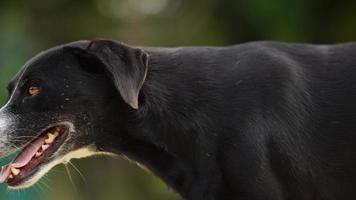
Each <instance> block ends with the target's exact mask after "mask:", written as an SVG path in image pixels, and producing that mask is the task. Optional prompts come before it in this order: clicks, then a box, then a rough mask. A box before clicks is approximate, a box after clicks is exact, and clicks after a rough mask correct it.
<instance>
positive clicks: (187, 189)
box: [103, 67, 220, 199]
mask: <svg viewBox="0 0 356 200" xmlns="http://www.w3.org/2000/svg"><path fill="white" fill-rule="evenodd" d="M169 70H171V69H169V68H168V69H167V68H165V69H164V71H162V70H161V69H157V68H155V67H153V69H152V68H151V70H150V71H149V73H148V76H147V80H146V82H145V84H144V86H143V88H142V90H141V96H140V102H141V105H140V107H139V109H138V110H137V111H134V112H133V111H131V112H129V113H130V114H129V115H131V116H130V117H129V118H130V119H129V120H128V121H129V122H128V124H127V133H125V134H122V133H120V136H118V137H120V138H119V139H118V140H120V141H119V142H117V143H115V144H116V145H115V146H111V147H110V148H111V149H108V147H104V148H105V149H103V150H104V151H111V152H113V153H117V154H124V155H125V156H127V157H129V158H130V159H132V160H134V161H137V162H139V163H140V164H143V165H145V166H146V167H148V168H149V169H150V170H151V171H153V172H154V173H155V174H156V175H158V176H159V177H161V178H162V179H163V180H164V181H165V182H166V183H167V184H168V185H169V186H170V187H172V188H173V189H174V190H176V191H177V192H178V193H180V194H181V195H182V196H183V197H185V198H187V199H192V194H193V193H194V194H197V193H206V192H207V191H206V188H200V186H199V179H201V178H202V176H205V179H209V178H212V179H213V178H214V182H215V183H219V180H215V179H220V173H219V172H218V171H216V170H217V167H216V166H215V165H216V163H215V160H214V157H215V155H214V154H215V146H214V144H211V141H214V139H216V138H215V136H213V135H206V134H204V131H205V130H207V129H209V127H207V125H208V124H210V125H212V123H209V122H208V119H206V118H205V117H206V116H200V117H198V118H197V115H198V114H199V113H200V112H199V110H198V108H197V106H195V105H194V104H195V103H196V102H194V101H195V100H196V99H194V98H191V99H187V98H184V96H192V95H191V94H190V95H184V94H183V93H184V91H181V92H180V96H178V95H177V94H175V93H174V91H172V90H171V88H172V87H174V86H172V85H167V81H164V83H165V84H162V82H163V81H162V80H161V79H162V78H163V77H162V76H160V73H170V72H169ZM180 84H181V85H180V86H181V87H183V84H184V83H180ZM187 84H188V83H187ZM186 92H190V93H191V92H192V91H191V90H190V91H186ZM194 92H196V94H197V95H198V94H199V92H198V91H194ZM195 107H196V108H197V109H196V110H187V108H195ZM194 118H195V120H193V119H194ZM197 119H199V120H201V121H197ZM204 120H207V121H204ZM209 130H210V131H211V132H213V130H212V129H209ZM113 134H114V133H113ZM116 135H117V133H116ZM123 135H125V136H123ZM202 135H204V137H202ZM209 137H211V138H209ZM198 138H199V139H198ZM197 141H200V143H197ZM208 143H209V147H210V148H209V149H206V148H205V147H204V144H208ZM198 158H199V159H198ZM207 166H209V167H207ZM209 170H210V171H209ZM206 176H210V177H206ZM197 191H199V192H197ZM207 195H209V196H211V197H213V196H215V195H216V194H207Z"/></svg>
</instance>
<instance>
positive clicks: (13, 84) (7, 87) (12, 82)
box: [6, 80, 15, 92]
mask: <svg viewBox="0 0 356 200" xmlns="http://www.w3.org/2000/svg"><path fill="white" fill-rule="evenodd" d="M14 87H15V80H11V81H10V82H9V83H8V84H7V86H6V89H7V90H8V91H9V92H11V91H12V90H13V89H14Z"/></svg>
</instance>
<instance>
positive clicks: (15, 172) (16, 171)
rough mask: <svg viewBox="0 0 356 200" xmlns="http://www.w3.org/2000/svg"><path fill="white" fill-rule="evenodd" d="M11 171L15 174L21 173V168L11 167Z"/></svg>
mask: <svg viewBox="0 0 356 200" xmlns="http://www.w3.org/2000/svg"><path fill="white" fill-rule="evenodd" d="M11 172H12V174H13V175H14V176H17V175H19V173H20V172H21V170H19V169H17V168H15V167H11Z"/></svg>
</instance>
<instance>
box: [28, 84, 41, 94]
mask: <svg viewBox="0 0 356 200" xmlns="http://www.w3.org/2000/svg"><path fill="white" fill-rule="evenodd" d="M39 92H40V88H39V87H34V86H32V87H30V88H29V89H28V94H29V95H30V96H35V95H36V94H38V93H39Z"/></svg>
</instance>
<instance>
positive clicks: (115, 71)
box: [86, 40, 148, 109]
mask: <svg viewBox="0 0 356 200" xmlns="http://www.w3.org/2000/svg"><path fill="white" fill-rule="evenodd" d="M86 51H87V53H89V54H91V55H93V56H95V57H96V58H98V59H99V60H100V61H101V62H102V63H103V64H104V66H105V68H106V70H107V71H108V72H109V75H110V76H111V77H110V78H111V79H112V81H113V82H114V84H115V87H116V88H117V90H118V91H119V92H120V94H121V97H122V98H123V100H124V101H125V102H126V103H127V104H129V105H130V106H131V107H132V108H134V109H138V96H139V93H140V90H141V87H142V85H143V83H144V81H145V78H146V74H147V68H148V55H147V53H145V52H144V51H143V50H141V49H139V48H133V47H129V46H127V45H124V44H122V43H118V42H115V41H111V40H94V41H91V42H90V43H89V45H88V46H87V48H86Z"/></svg>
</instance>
